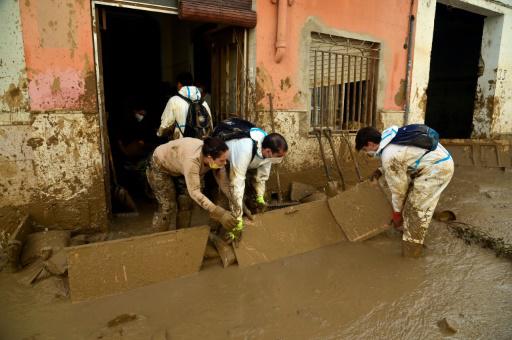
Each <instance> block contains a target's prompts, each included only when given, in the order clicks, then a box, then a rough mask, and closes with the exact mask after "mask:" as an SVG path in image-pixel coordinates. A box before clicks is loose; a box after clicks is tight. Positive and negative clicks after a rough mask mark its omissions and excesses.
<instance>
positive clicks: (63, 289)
mask: <svg viewBox="0 0 512 340" xmlns="http://www.w3.org/2000/svg"><path fill="white" fill-rule="evenodd" d="M35 287H37V288H38V289H42V290H43V291H45V292H46V293H48V294H50V295H51V296H52V297H54V298H67V297H69V285H68V282H67V278H63V277H58V276H51V277H49V278H47V279H45V280H39V281H38V282H37V284H36V286H35Z"/></svg>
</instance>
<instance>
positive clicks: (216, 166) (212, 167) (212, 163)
mask: <svg viewBox="0 0 512 340" xmlns="http://www.w3.org/2000/svg"><path fill="white" fill-rule="evenodd" d="M208 166H209V167H210V169H212V170H216V169H220V168H222V167H221V166H220V165H218V164H217V163H215V162H210V163H208Z"/></svg>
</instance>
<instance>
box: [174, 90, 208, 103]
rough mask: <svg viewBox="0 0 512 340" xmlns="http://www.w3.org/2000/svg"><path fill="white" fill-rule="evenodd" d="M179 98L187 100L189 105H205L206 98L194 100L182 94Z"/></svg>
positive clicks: (179, 94)
mask: <svg viewBox="0 0 512 340" xmlns="http://www.w3.org/2000/svg"><path fill="white" fill-rule="evenodd" d="M178 97H180V98H181V99H183V100H185V101H186V102H187V103H188V104H189V105H190V104H192V103H199V104H201V105H203V102H204V98H202V97H201V98H200V99H199V100H192V99H190V98H188V97H185V96H184V95H182V94H181V93H179V92H178Z"/></svg>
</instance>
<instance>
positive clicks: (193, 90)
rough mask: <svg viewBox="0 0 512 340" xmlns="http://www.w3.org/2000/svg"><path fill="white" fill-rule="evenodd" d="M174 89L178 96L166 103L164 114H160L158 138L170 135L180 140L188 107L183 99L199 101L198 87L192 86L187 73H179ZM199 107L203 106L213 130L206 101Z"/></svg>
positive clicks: (199, 92) (190, 78)
mask: <svg viewBox="0 0 512 340" xmlns="http://www.w3.org/2000/svg"><path fill="white" fill-rule="evenodd" d="M176 87H177V89H178V93H179V95H175V96H172V97H171V98H170V99H169V101H168V102H167V105H166V106H165V109H164V112H163V113H162V118H161V124H160V128H159V129H158V131H157V136H158V137H162V136H165V135H167V134H168V133H172V136H171V137H172V138H171V139H178V138H182V137H183V133H184V132H185V128H186V122H187V114H188V109H189V105H190V104H189V103H188V102H187V101H186V99H184V98H188V99H189V100H191V101H198V100H200V99H201V91H200V89H199V88H198V87H196V86H192V75H191V74H190V73H188V72H184V73H180V74H179V75H178V77H177V79H176ZM180 95H181V96H180ZM183 97H184V98H183ZM201 105H202V106H204V107H205V108H206V111H207V112H208V116H209V125H210V131H211V130H213V125H212V118H211V111H210V107H209V106H208V104H207V102H206V101H203V102H202V104H201ZM173 127H176V128H175V129H174V132H171V130H172V129H173Z"/></svg>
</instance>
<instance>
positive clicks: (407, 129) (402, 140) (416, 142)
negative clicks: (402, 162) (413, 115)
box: [390, 124, 439, 151]
mask: <svg viewBox="0 0 512 340" xmlns="http://www.w3.org/2000/svg"><path fill="white" fill-rule="evenodd" d="M390 143H391V144H398V145H409V146H416V147H419V148H422V149H426V150H428V151H434V150H435V149H436V148H437V144H439V134H438V133H437V131H436V130H434V129H432V128H431V127H428V126H427V125H424V124H411V125H405V126H402V127H401V128H399V129H398V132H397V134H396V136H395V137H394V138H393V139H392V140H391V142H390Z"/></svg>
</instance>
